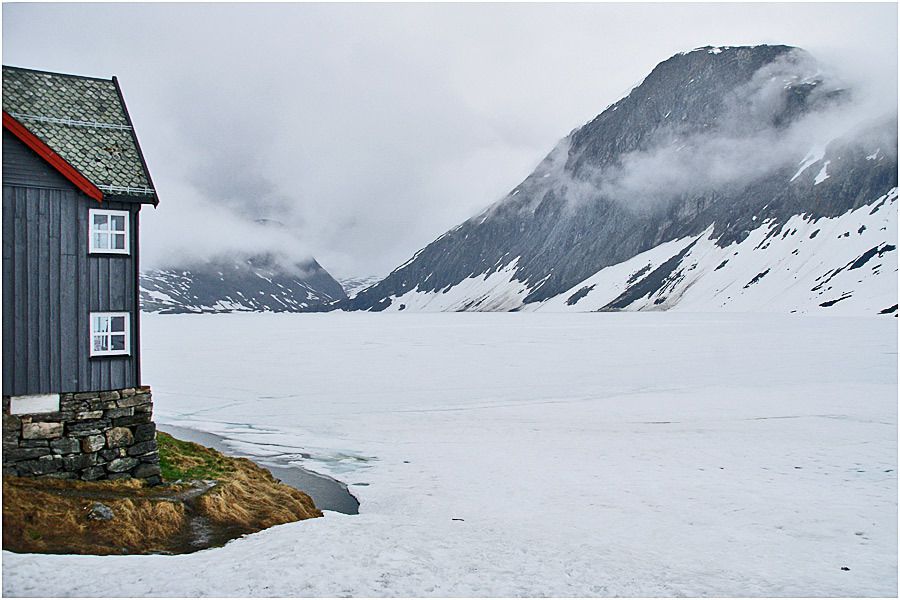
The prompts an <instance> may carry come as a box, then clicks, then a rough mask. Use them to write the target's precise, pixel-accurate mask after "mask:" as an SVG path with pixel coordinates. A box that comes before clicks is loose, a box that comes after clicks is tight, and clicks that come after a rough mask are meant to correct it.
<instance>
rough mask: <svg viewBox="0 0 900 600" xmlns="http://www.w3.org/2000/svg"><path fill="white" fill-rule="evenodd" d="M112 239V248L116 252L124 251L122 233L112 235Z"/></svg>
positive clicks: (123, 236)
mask: <svg viewBox="0 0 900 600" xmlns="http://www.w3.org/2000/svg"><path fill="white" fill-rule="evenodd" d="M112 239H113V248H115V249H116V250H124V249H125V234H124V233H114V234H112Z"/></svg>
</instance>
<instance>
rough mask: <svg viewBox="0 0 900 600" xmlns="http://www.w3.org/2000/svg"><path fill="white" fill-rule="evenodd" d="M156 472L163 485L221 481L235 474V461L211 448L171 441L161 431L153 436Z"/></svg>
mask: <svg viewBox="0 0 900 600" xmlns="http://www.w3.org/2000/svg"><path fill="white" fill-rule="evenodd" d="M156 445H157V446H158V447H159V468H160V469H161V470H162V477H163V479H165V480H166V481H177V480H179V479H181V480H182V481H187V480H190V479H220V478H222V477H223V476H225V475H229V474H231V473H233V472H234V465H233V461H234V459H231V458H229V457H227V456H224V455H223V454H221V453H219V452H216V451H215V450H213V449H211V448H207V447H205V446H201V445H200V444H195V443H194V442H186V441H184V440H179V439H175V438H173V437H172V436H171V435H169V434H168V433H164V432H162V431H160V432H158V433H157V434H156Z"/></svg>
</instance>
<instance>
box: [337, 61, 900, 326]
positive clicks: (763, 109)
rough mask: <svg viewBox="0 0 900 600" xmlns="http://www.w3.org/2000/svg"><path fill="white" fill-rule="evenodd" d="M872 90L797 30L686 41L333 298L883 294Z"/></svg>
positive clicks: (773, 301)
mask: <svg viewBox="0 0 900 600" xmlns="http://www.w3.org/2000/svg"><path fill="white" fill-rule="evenodd" d="M869 100H871V99H870V98H867V97H865V95H864V94H862V93H861V92H859V91H858V90H855V89H850V88H848V87H846V86H844V85H843V84H841V82H840V81H838V80H837V79H835V78H834V77H832V76H829V75H828V74H827V69H825V68H824V67H822V66H821V65H819V64H818V63H817V62H816V61H815V59H814V58H813V57H812V56H810V55H809V54H808V53H806V52H805V51H803V50H800V49H797V48H792V47H789V46H755V47H704V48H698V49H695V50H693V51H691V52H685V53H681V54H678V55H676V56H673V57H672V58H670V59H668V60H666V61H664V62H662V63H660V64H659V65H657V67H656V68H654V69H653V71H652V72H651V73H650V74H649V75H648V76H647V77H646V79H644V81H643V82H642V83H641V84H640V85H638V86H637V87H636V88H634V89H633V90H632V91H631V92H630V93H629V94H628V95H627V96H626V97H625V98H622V99H621V100H619V101H618V102H616V103H614V104H612V105H611V106H609V107H607V108H606V109H605V110H604V111H603V112H602V113H601V114H600V115H598V116H597V117H596V118H595V119H593V120H592V121H591V122H589V123H587V124H586V125H584V126H582V127H580V128H578V129H576V130H574V131H572V132H571V133H570V134H569V135H568V136H566V137H565V138H564V139H563V140H561V141H560V142H559V144H558V145H557V146H556V147H555V148H554V149H553V150H552V151H551V152H550V153H549V154H548V155H547V156H546V158H544V160H543V161H541V163H540V164H539V165H538V166H537V168H536V169H535V170H534V172H533V173H532V174H531V175H529V176H528V177H527V178H526V179H525V180H524V181H523V182H522V183H521V184H519V185H518V186H516V187H515V188H513V189H512V190H511V191H510V192H509V193H508V194H507V195H506V196H505V197H504V198H502V199H500V200H499V201H498V202H496V203H495V204H494V205H492V206H491V207H490V208H488V209H487V210H486V211H484V212H483V213H481V214H479V215H477V216H475V217H473V218H471V219H469V220H467V221H466V222H464V223H462V224H460V225H459V226H457V227H455V228H453V229H451V230H450V231H448V232H446V233H445V234H443V235H442V236H440V237H439V238H438V239H436V240H435V241H434V242H432V243H431V244H429V245H428V246H427V247H425V248H423V249H422V250H420V251H419V252H417V253H416V254H415V255H414V256H413V257H412V258H411V259H410V260H409V261H407V262H406V263H404V264H403V265H401V266H400V267H398V268H397V269H395V270H394V271H393V272H392V273H391V274H390V275H388V277H386V278H385V279H384V280H382V281H380V282H378V283H377V284H376V285H374V286H371V287H369V288H368V289H365V290H363V291H361V292H359V293H358V294H357V295H356V296H355V297H354V298H352V299H350V300H348V301H345V302H343V303H341V306H342V307H343V308H345V309H349V310H376V311H377V310H385V309H390V310H407V309H408V310H665V309H682V310H785V311H800V312H807V311H821V310H832V311H847V310H852V311H863V312H869V313H871V312H882V311H884V310H889V309H890V308H891V307H892V306H893V305H895V304H896V303H897V300H896V284H897V258H896V245H897V243H896V239H897V231H896V213H897V211H896V188H897V134H896V132H897V112H896V103H893V106H892V107H891V108H890V109H889V110H887V111H886V112H880V113H879V112H877V111H873V110H871V106H872V104H871V103H869V104H867V103H866V102H867V101H869ZM876 100H877V99H876ZM888 105H890V104H888ZM838 230H840V231H838ZM893 314H896V308H895V307H894V313H893Z"/></svg>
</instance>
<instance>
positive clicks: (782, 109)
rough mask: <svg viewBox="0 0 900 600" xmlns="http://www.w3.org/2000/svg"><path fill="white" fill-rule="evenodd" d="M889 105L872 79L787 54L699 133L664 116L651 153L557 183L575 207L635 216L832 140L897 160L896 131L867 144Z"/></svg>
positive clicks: (767, 169)
mask: <svg viewBox="0 0 900 600" xmlns="http://www.w3.org/2000/svg"><path fill="white" fill-rule="evenodd" d="M895 81H896V80H895ZM879 83H880V81H879ZM789 90H790V91H789ZM797 93H804V94H806V98H805V105H806V107H807V109H806V110H805V112H803V113H800V114H797V113H792V110H794V109H795V108H796V107H795V106H792V105H791V102H792V97H794V98H796V95H797ZM896 102H897V100H896V92H894V93H893V94H890V93H885V90H884V87H883V86H881V85H876V84H875V82H872V81H865V80H860V79H859V77H848V76H847V75H846V74H845V72H844V71H842V70H841V69H840V68H834V67H825V66H823V65H822V64H821V63H819V62H817V61H816V60H815V59H814V58H813V57H812V56H811V55H809V54H807V53H806V52H803V51H793V52H790V53H787V54H785V55H783V56H782V57H780V58H779V59H778V60H776V61H774V62H773V63H771V64H769V65H767V66H765V67H763V68H761V69H759V70H758V71H757V72H756V73H755V74H754V76H753V77H752V79H751V80H750V81H749V82H748V83H746V84H745V85H743V86H741V87H740V88H739V89H737V90H735V92H734V93H733V94H732V95H731V96H729V97H728V99H727V101H726V104H725V107H726V108H725V111H724V112H723V114H721V116H719V118H717V119H716V120H715V121H714V122H711V123H709V124H708V127H703V128H702V129H700V130H699V131H698V130H697V127H696V124H694V125H692V126H691V128H690V129H686V128H685V127H683V126H681V125H680V124H679V122H678V121H677V120H676V119H677V117H678V115H673V116H674V118H673V121H674V124H672V125H667V124H663V125H662V126H661V127H660V128H659V129H658V130H657V131H656V133H655V137H656V139H657V140H658V141H657V142H656V143H654V144H653V146H652V147H651V148H650V149H648V150H641V151H636V152H631V153H628V154H625V155H624V156H622V157H621V159H620V160H619V161H618V162H617V164H615V165H612V166H607V167H605V168H599V169H585V170H582V171H581V172H580V174H579V175H580V176H579V177H578V179H577V180H573V181H568V182H566V186H567V188H568V193H567V197H568V198H569V199H570V200H572V201H574V202H576V203H578V202H579V201H583V200H585V199H589V198H597V197H604V198H607V199H611V200H614V201H617V202H620V203H621V204H622V205H623V206H625V207H628V208H630V209H632V210H635V211H639V212H642V211H645V210H652V209H653V208H654V207H657V206H659V205H661V204H664V203H666V202H668V201H670V200H672V199H675V198H678V197H681V196H683V195H686V194H698V193H704V192H709V191H713V190H718V189H722V188H724V187H726V186H732V185H739V184H742V183H749V182H750V181H752V180H756V179H759V178H761V177H765V176H767V175H769V174H771V173H773V172H775V171H776V170H779V169H783V168H784V167H785V166H786V165H798V166H799V164H800V162H801V161H802V160H803V159H804V157H807V156H810V155H813V154H816V153H819V152H821V151H823V150H824V149H825V147H826V146H827V145H828V144H829V143H830V142H833V141H837V140H840V141H841V142H842V143H848V142H849V143H852V142H853V141H854V140H856V141H858V142H860V143H864V144H869V145H878V144H880V145H882V146H883V147H882V151H883V152H886V153H891V154H896V134H895V132H893V131H891V130H890V129H888V130H884V131H883V135H882V139H881V141H879V140H877V139H873V138H872V135H873V126H875V125H877V124H878V123H879V122H880V121H885V122H887V123H888V125H890V121H889V120H888V119H890V117H893V119H894V123H896V115H897V103H896ZM874 131H875V132H878V129H877V128H876V129H875V130H874ZM892 134H893V138H891V135H892ZM862 135H866V136H868V137H867V138H865V139H861V137H860V136H862ZM891 140H892V141H891ZM875 149H876V148H875V147H872V148H870V149H869V150H870V151H873V150H875Z"/></svg>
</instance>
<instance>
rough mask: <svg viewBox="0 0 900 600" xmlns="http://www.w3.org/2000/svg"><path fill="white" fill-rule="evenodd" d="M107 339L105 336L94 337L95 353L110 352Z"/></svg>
mask: <svg viewBox="0 0 900 600" xmlns="http://www.w3.org/2000/svg"><path fill="white" fill-rule="evenodd" d="M108 339H109V338H107V337H106V336H105V335H95V336H94V352H106V351H107V350H109V348H108V346H107V340H108Z"/></svg>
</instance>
